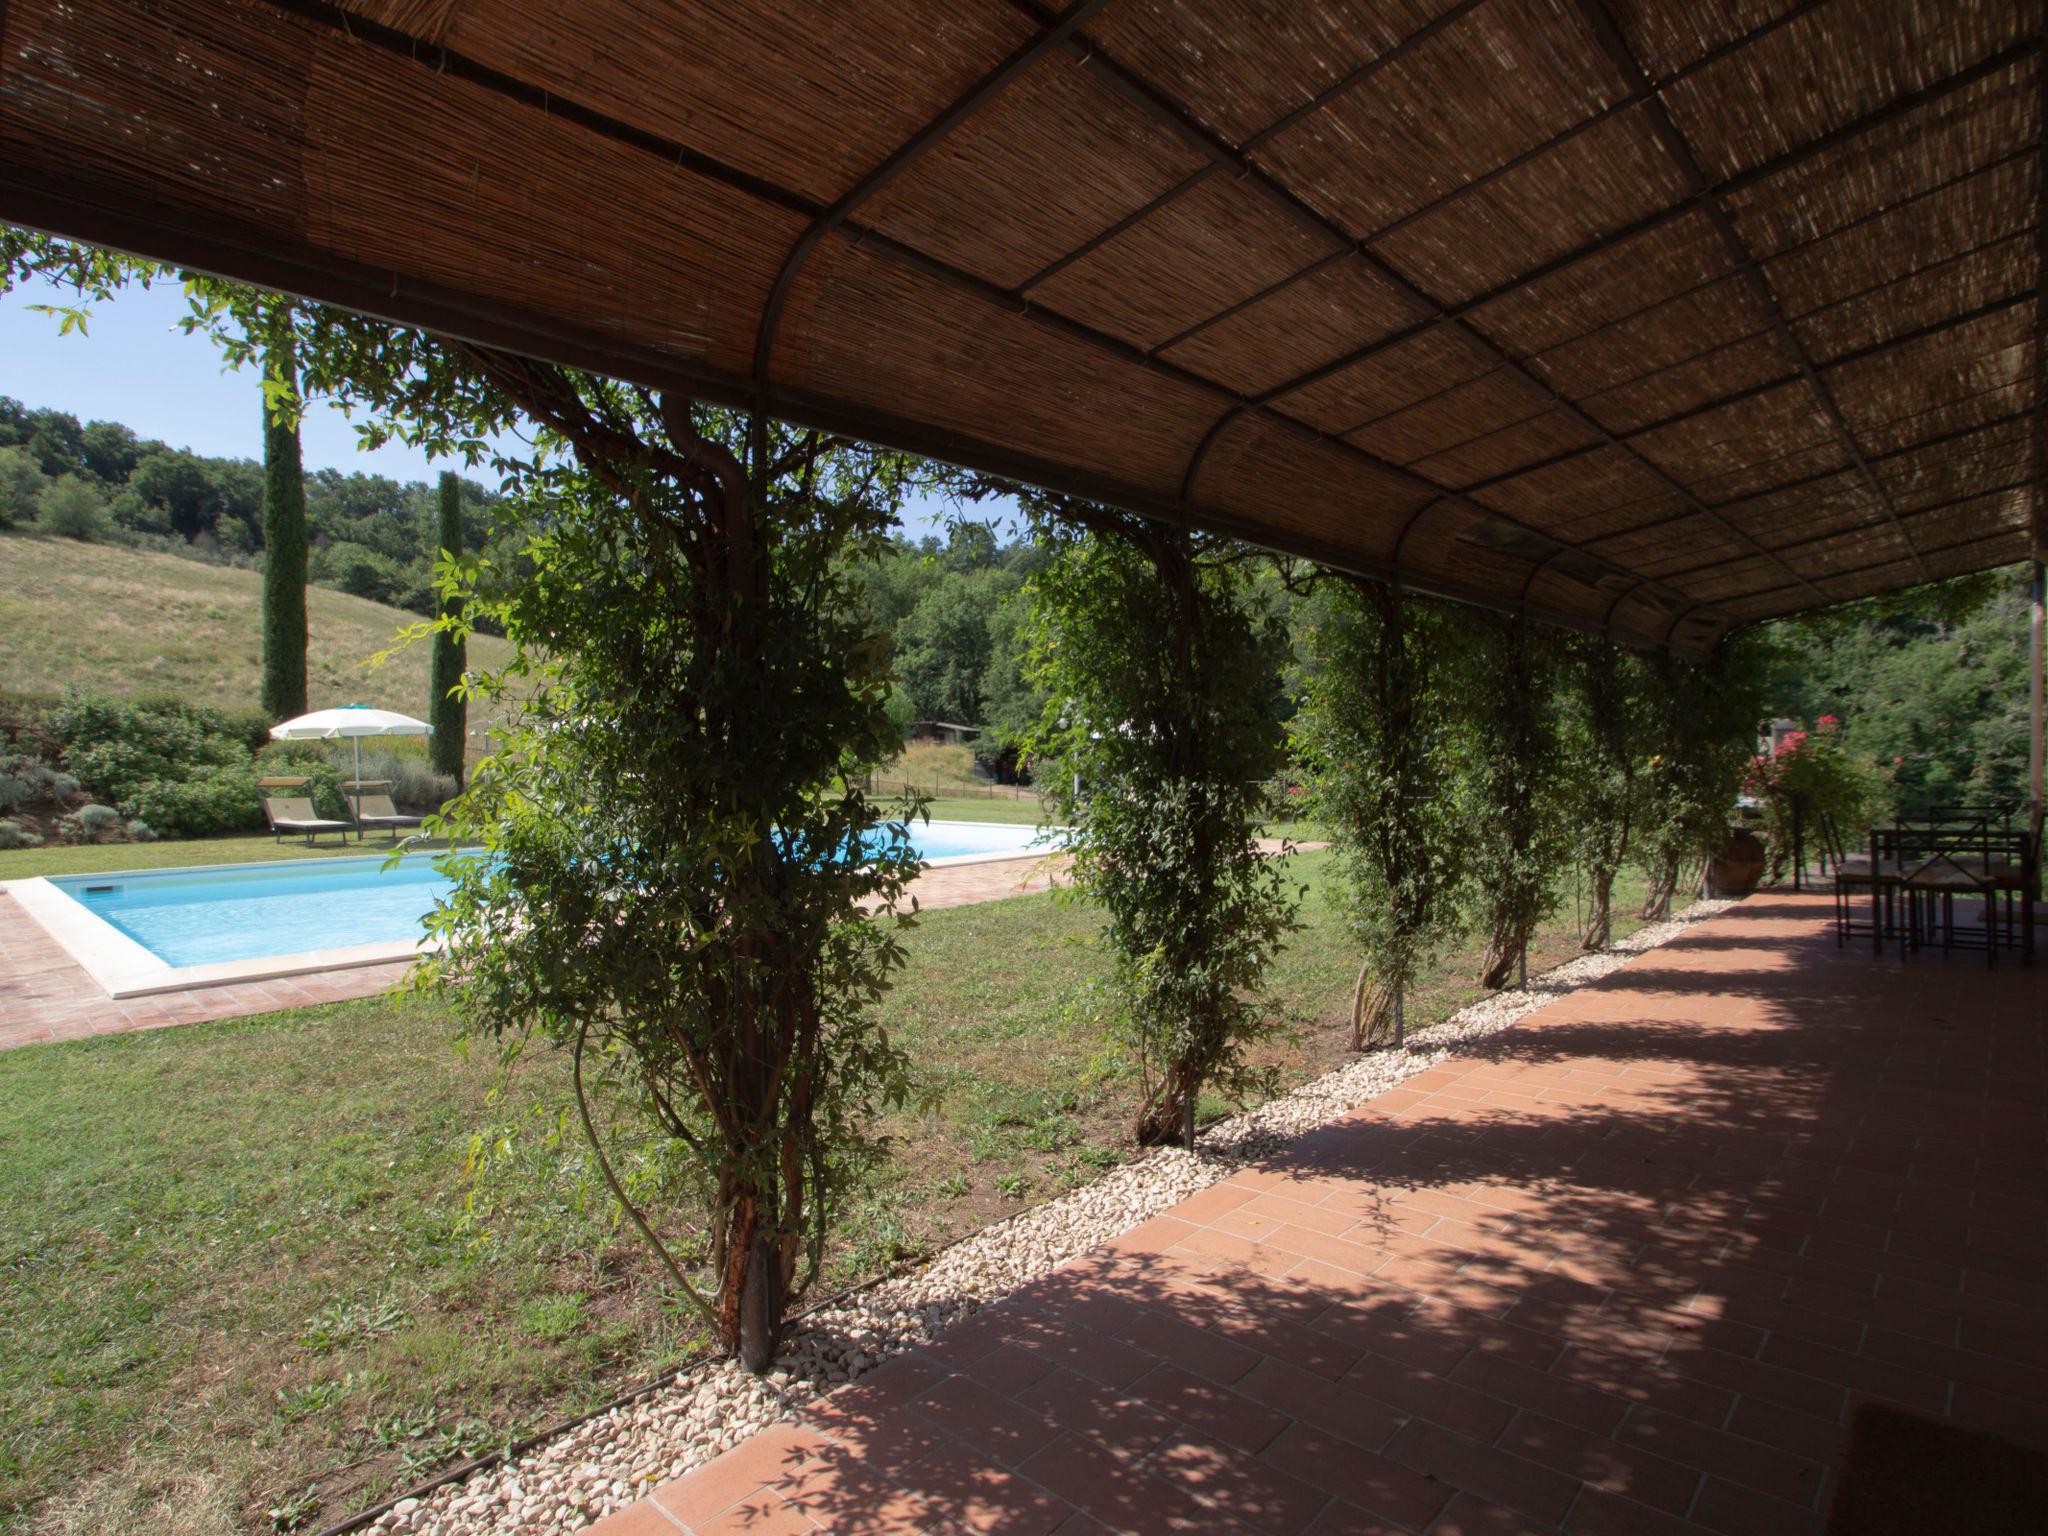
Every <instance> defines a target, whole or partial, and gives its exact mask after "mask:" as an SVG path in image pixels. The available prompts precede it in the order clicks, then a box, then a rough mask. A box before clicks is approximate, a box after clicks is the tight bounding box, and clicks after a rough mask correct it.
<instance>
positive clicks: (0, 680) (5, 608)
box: [0, 534, 511, 715]
mask: <svg viewBox="0 0 2048 1536" xmlns="http://www.w3.org/2000/svg"><path fill="white" fill-rule="evenodd" d="M262 585H263V578H262V577H261V576H260V575H259V574H258V573H257V572H255V571H243V570H235V569H233V568H231V567H228V566H219V565H208V564H205V563H204V562H201V561H198V560H185V559H180V558H179V557H178V556H176V555H165V554H157V553H155V552H152V551H147V550H137V549H126V548H123V547H121V546H119V545H113V544H79V543H75V542H73V541H72V540H69V539H55V538H44V537H41V536H39V535H31V534H4V535H0V690H5V691H6V692H9V693H15V694H28V695H55V694H61V693H62V692H63V691H64V690H65V689H66V688H71V687H83V688H93V689H97V690H99V691H100V692H103V693H110V694H114V695H117V696H118V695H129V696H132V695H136V694H144V693H174V694H177V695H179V696H180V697H182V698H188V699H192V700H195V701H197V702H199V703H204V704H218V705H223V706H227V707H242V706H247V705H251V704H254V703H255V702H256V693H257V684H258V680H259V678H260V676H261V672H262V647H263V639H262V612H261V603H262ZM306 610H307V629H308V647H309V648H308V655H307V685H308V686H307V693H308V696H309V700H310V702H311V704H312V706H313V707H314V708H316V709H322V708H325V707H327V706H329V705H332V704H375V705H377V706H379V707H381V708H384V709H396V710H401V711H403V712H404V713H406V714H409V715H425V714H426V712H427V650H428V648H427V646H426V645H425V644H418V645H412V646H408V647H406V648H405V649H404V650H402V651H400V652H399V653H398V654H397V655H395V656H393V657H392V658H391V659H390V660H389V661H387V662H386V663H385V664H384V665H383V666H381V667H372V666H370V665H369V659H370V658H371V657H372V656H374V655H376V654H377V653H378V652H379V651H383V650H386V649H388V648H389V647H390V645H391V644H392V641H393V639H394V637H395V636H396V635H397V634H398V632H399V630H400V629H401V628H403V627H404V626H405V625H407V624H410V623H413V622H414V616H413V615H412V614H409V613H406V612H403V611H402V610H400V609H397V608H387V607H385V606H384V605H383V604H382V603H373V602H370V601H368V600H367V599H364V598H360V597H350V596H349V595H348V594H347V593H344V592H335V591H330V590H329V589H328V588H325V587H309V588H308V589H307V591H306ZM510 654H511V648H510V646H509V645H507V643H506V642H505V641H503V640H496V639H492V638H489V637H480V638H478V639H477V640H475V641H473V642H472V645H471V652H470V655H471V664H472V665H475V666H479V667H492V666H496V665H499V664H500V663H502V662H503V661H504V659H505V658H506V657H508V656H509V655H510Z"/></svg>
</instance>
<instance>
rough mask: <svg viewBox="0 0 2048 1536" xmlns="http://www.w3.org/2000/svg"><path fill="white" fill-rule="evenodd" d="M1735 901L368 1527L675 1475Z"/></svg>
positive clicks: (555, 1525)
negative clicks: (754, 1366) (770, 1352)
mask: <svg viewBox="0 0 2048 1536" xmlns="http://www.w3.org/2000/svg"><path fill="white" fill-rule="evenodd" d="M1733 905H1734V903H1733V902H1730V901H1701V902H1696V903H1695V904H1694V905H1693V906H1692V907H1691V908H1689V909H1688V910H1687V911H1686V912H1684V913H1683V914H1682V915H1680V916H1679V917H1676V918H1674V919H1672V920H1670V921H1668V922H1661V923H1653V924H1650V925H1647V926H1645V927H1643V928H1640V929H1638V930H1637V931H1636V932H1635V933H1633V934H1631V935H1630V936H1629V937H1628V938H1626V939H1623V940H1621V941H1620V942H1619V943H1617V944H1615V945H1614V946H1613V947H1612V948H1610V949H1607V950H1605V951H1602V952H1601V953H1598V954H1591V955H1582V956H1580V957H1579V958H1577V959H1575V960H1570V961H1567V962H1566V963H1564V964H1563V965H1560V966H1557V967H1556V968H1554V969H1552V970H1549V971H1546V972H1544V973H1543V974H1542V975H1540V976H1535V977H1532V978H1530V981H1529V986H1528V989H1527V990H1526V991H1512V992H1501V993H1498V994H1496V995H1495V996H1493V997H1490V998H1487V999H1486V1000H1485V1001H1484V1002H1480V1003H1475V1004H1474V1005H1473V1006H1472V1007H1470V1008H1467V1009H1465V1010H1464V1011H1463V1012H1461V1013H1458V1014H1455V1015H1453V1016H1452V1017H1451V1018H1449V1019H1446V1020H1444V1021H1443V1022H1442V1023H1440V1024H1434V1025H1431V1026H1429V1027H1427V1028H1424V1029H1418V1030H1415V1031H1413V1032H1412V1033H1411V1034H1410V1035H1409V1036H1408V1042H1407V1044H1406V1046H1405V1047H1403V1048H1402V1049H1400V1050H1378V1051H1373V1052H1371V1053H1369V1054H1367V1055H1363V1056H1360V1057H1359V1058H1358V1059H1356V1060H1355V1061H1352V1062H1349V1063H1347V1064H1346V1065H1344V1066H1341V1067H1338V1068H1337V1069H1336V1070H1334V1071H1332V1072H1328V1073H1325V1074H1324V1075H1323V1076H1322V1077H1319V1078H1317V1079H1316V1080H1315V1081H1314V1082H1312V1083H1307V1084H1304V1085H1303V1086H1302V1087H1300V1088H1297V1089H1295V1090H1294V1091H1293V1092H1292V1093H1289V1094H1286V1095H1284V1096H1282V1097H1280V1098H1277V1099H1274V1100H1273V1101H1271V1102H1270V1103H1267V1104H1263V1105H1261V1106H1260V1107H1259V1108H1257V1109H1254V1110H1251V1111H1249V1112H1247V1113H1245V1114H1242V1115H1238V1116H1235V1117H1233V1118H1231V1119H1229V1120H1224V1121H1221V1122H1219V1123H1217V1124H1216V1125H1213V1126H1211V1127H1210V1128H1209V1129H1208V1130H1207V1131H1206V1132H1205V1133H1204V1134H1203V1135H1202V1137H1201V1144H1200V1149H1199V1150H1198V1151H1196V1152H1193V1153H1189V1152H1185V1151H1182V1150H1180V1149H1178V1148H1161V1149H1158V1150H1156V1151H1153V1152H1151V1153H1149V1154H1148V1155H1146V1156H1144V1157H1141V1158H1139V1159H1138V1160H1137V1161H1135V1162H1132V1163H1128V1164H1126V1165H1125V1166H1123V1167H1122V1168H1119V1169H1117V1170H1116V1171H1115V1172H1113V1173H1110V1174H1108V1175H1106V1176H1104V1177H1103V1178H1101V1179H1098V1180H1096V1181H1095V1182H1094V1183H1092V1184H1089V1185H1087V1186H1086V1187H1084V1188H1082V1189H1077V1190H1075V1191H1074V1192H1073V1193H1072V1194H1069V1195H1065V1196H1062V1197H1061V1198H1060V1199H1058V1200H1053V1201H1049V1202H1047V1203H1046V1204H1044V1205H1041V1206H1037V1207H1034V1208H1033V1209H1031V1210H1028V1211H1023V1212H1020V1213H1019V1214H1018V1215H1016V1216H1012V1217H1010V1218H1009V1219H1008V1220H1005V1221H1000V1222H997V1223H996V1224H995V1225H994V1226H990V1227H985V1228H983V1229H982V1230H981V1231H979V1232H976V1233H975V1234H974V1235H973V1236H971V1237H968V1238H965V1239H963V1240H962V1241H960V1242H958V1243H955V1244H954V1245H953V1246H952V1247H950V1248H948V1249H946V1250H944V1251H943V1252H941V1253H940V1254H939V1255H938V1256H937V1257H936V1258H934V1259H933V1260H932V1261H931V1263H929V1264H928V1265H926V1266H925V1267H923V1268H922V1269H919V1270H917V1271H916V1272H915V1273H912V1274H908V1275H902V1276H899V1277H897V1278H895V1279H891V1280H886V1281H883V1282H882V1283H880V1284H878V1285H875V1286H872V1287H870V1288H868V1289H867V1290H865V1291H862V1292H861V1293H859V1294H858V1295H856V1296H853V1297H851V1298H849V1299H848V1300H846V1301H845V1302H843V1303H841V1304H839V1305H837V1306H834V1307H831V1308H829V1309H826V1310H821V1311H818V1312H814V1313H812V1314H811V1315H810V1316H808V1317H806V1318H804V1319H803V1320H802V1322H801V1323H800V1325H799V1327H798V1330H797V1332H796V1334H795V1336H794V1337H793V1338H792V1339H791V1341H790V1342H789V1344H788V1345H787V1346H786V1347H785V1352H784V1354H783V1356H782V1357H781V1360H780V1362H779V1364H778V1367H777V1369H776V1370H775V1371H774V1372H773V1373H772V1374H771V1375H770V1377H769V1378H768V1380H767V1381H766V1382H763V1381H759V1380H756V1379H755V1378H753V1377H752V1376H749V1375H748V1374H747V1373H746V1372H745V1371H743V1370H741V1369H740V1368H739V1367H738V1366H737V1365H735V1364H734V1363H732V1362H731V1361H728V1360H721V1361H718V1362H716V1363H714V1364H711V1365H709V1366H706V1367H704V1368H702V1369H699V1370H694V1371H687V1372H684V1373H682V1374H680V1375H678V1376H677V1377H676V1378H675V1380H674V1381H673V1382H672V1383H671V1384H670V1385H668V1386H667V1387H664V1388H662V1389H660V1390H659V1391H656V1392H653V1393H650V1394H649V1395H648V1396H646V1397H643V1398H640V1399H639V1400H637V1401H636V1402H633V1403H631V1404H628V1405H626V1406H625V1407H621V1408H615V1409H613V1410H612V1411H611V1412H609V1413H607V1414H605V1415H603V1416H601V1417H599V1418H596V1419H592V1420H590V1421H589V1422H588V1423H585V1424H581V1425H578V1426H577V1427H576V1428H575V1429H573V1430H570V1431H568V1432H567V1433H565V1434H563V1435H561V1436H559V1437H557V1438H556V1439H554V1440H551V1441H549V1442H547V1443H546V1444H544V1445H541V1446H537V1447H535V1448H534V1449H532V1450H530V1451H528V1452H527V1453H526V1454H525V1455H523V1456H521V1457H519V1458H518V1460H517V1461H516V1462H513V1463H510V1464H506V1465H501V1466H498V1467H493V1468H490V1469H488V1470H485V1471H482V1472H478V1473H476V1474H475V1475H473V1476H471V1477H469V1478H468V1479H466V1480H464V1481H462V1482H460V1483H452V1484H450V1485H448V1486H446V1487H443V1488H439V1489H436V1490H435V1491H434V1492H433V1493H431V1494H429V1495H428V1496H427V1497H425V1498H422V1499H406V1500H403V1501H401V1502H400V1503H399V1504H398V1505H396V1506H395V1507H394V1508H393V1509H392V1510H390V1511H389V1512H388V1513H386V1514H385V1515H383V1516H382V1517H381V1518H379V1519H378V1520H377V1521H376V1523H375V1524H374V1525H372V1526H371V1527H370V1529H371V1530H373V1531H377V1532H388V1533H394V1536H395V1533H399V1532H404V1533H408V1536H541V1533H547V1536H557V1533H561V1532H565V1531H574V1530H578V1529H580V1528H581V1527H582V1526H584V1525H585V1524H588V1523H589V1522H592V1521H595V1520H597V1519H600V1518H602V1517H603V1516H605V1515H608V1514H610V1513H611V1512H612V1511H614V1510H617V1509H620V1508H623V1507H624V1506H625V1505H627V1504H630V1503H632V1502H633V1501H634V1500H635V1499H638V1498H640V1497H641V1496H642V1495H644V1494H645V1493H646V1492H647V1491H648V1490H649V1489H650V1488H652V1487H653V1486H655V1485H656V1484H657V1483H661V1482H665V1481H667V1480H668V1479H670V1478H675V1477H680V1476H681V1475H682V1474H683V1473H685V1472H687V1471H689V1470H690V1469H691V1468H693V1467H698V1466H702V1465H703V1464H704V1463H705V1462H707V1461H710V1460H711V1459H712V1458H713V1457H715V1456H717V1455H719V1454H720V1453H721V1452H723V1451H726V1450H729V1449H730V1448H731V1447H732V1446H734V1445H736V1444H738V1443H739V1442H740V1441H741V1440H744V1439H746V1438H747V1437H748V1436H749V1435H752V1434H754V1433H755V1432H756V1431H758V1430H760V1429H763V1428H766V1427H767V1426H768V1425H770V1424H772V1423H775V1422H776V1421H778V1420H780V1419H784V1418H787V1417H789V1416H790V1415H791V1413H792V1411H793V1410H794V1409H795V1408H797V1407H798V1406H800V1405H801V1404H803V1403H804V1402H807V1401H809V1400H810V1399H812V1398H815V1397H817V1396H819V1395H820V1394H822V1393H825V1392H829V1391H831V1390H832V1389H833V1388H834V1387H837V1386H839V1385H841V1384H842V1383H845V1382H848V1381H852V1380H854V1379H856V1378H858V1377H860V1376H863V1375H865V1374H866V1373H867V1372H869V1371H871V1370H873V1369H874V1368H875V1367H876V1366H878V1365H880V1364H881V1363H882V1362H883V1361H884V1360H887V1359H889V1358H890V1357H891V1356H892V1355H897V1354H900V1353H902V1352H903V1351H905V1350H908V1349H913V1348H916V1347H918V1346H919V1345H923V1344H929V1343H931V1342H932V1341H933V1340H935V1339H937V1338H938V1337H939V1336H940V1335H941V1334H943V1333H944V1332H945V1331H946V1329H947V1328H948V1327H950V1326H951V1325H952V1324H954V1323H956V1322H958V1321H959V1320H960V1319H961V1318H963V1317H966V1316H968V1315H970V1314H971V1313H973V1312H975V1311H976V1310H978V1309H979V1308H981V1307H983V1306H986V1305H987V1304H988V1303H989V1302H991V1301H995V1300H998V1299H999V1298H1001V1297H1004V1296H1007V1295H1009V1294H1010V1293H1011V1292H1012V1291H1015V1290H1016V1289H1018V1288H1019V1287H1020V1286H1022V1285H1024V1284H1026V1283H1027V1282H1029V1281H1032V1280H1035V1279H1037V1278H1038V1277H1039V1276H1041V1275H1044V1274H1047V1273H1049V1272H1050V1271H1052V1270H1054V1269H1057V1268H1058V1267H1059V1266H1060V1265H1062V1264H1064V1263H1066V1262H1067V1261H1068V1260H1070V1259H1073V1258H1077V1257H1078V1256H1080V1255H1081V1254H1084V1253H1086V1252H1088V1251H1089V1250H1090V1249H1092V1248H1095V1247H1097V1246H1098V1245H1100V1244H1101V1243H1104V1242H1106V1241H1108V1240H1109V1239H1110V1238H1112V1237H1115V1236H1116V1235H1117V1234H1118V1233H1120V1232H1125V1231H1128V1230H1129V1229H1130V1228H1132V1227H1134V1226H1136V1225H1138V1223H1140V1222H1142V1221H1145V1220H1146V1219H1148V1218H1149V1217H1152V1216H1154V1215H1156V1214H1158V1213H1159V1212H1160V1211H1163V1210H1166V1209H1167V1208H1168V1207H1170V1206H1173V1205H1177V1204H1178V1203H1179V1202H1180V1201H1182V1200H1184V1199H1186V1198H1187V1197H1188V1196H1189V1195H1192V1194H1194V1193H1195V1192H1196V1191H1197V1190H1200V1189H1203V1188H1206V1187H1207V1186H1208V1185H1210V1184H1213V1183H1216V1182H1217V1181H1218V1180H1221V1179H1224V1178H1227V1177H1229V1175H1230V1174H1231V1172H1232V1171H1233V1170H1235V1169H1236V1168H1238V1167H1241V1166H1242V1165H1243V1164H1245V1163H1246V1162H1248V1161H1251V1160H1254V1159H1256V1158H1258V1157H1261V1156H1264V1155H1267V1154H1269V1153H1271V1152H1273V1151H1274V1150H1276V1149H1278V1148H1279V1147H1280V1146H1282V1145H1284V1143H1285V1142H1286V1141H1287V1140H1288V1139H1289V1138H1290V1137H1293V1136H1296V1135H1298V1134H1300V1133H1301V1132H1303V1131H1307V1130H1311V1129H1313V1128H1314V1127H1316V1126H1318V1125H1321V1124H1323V1123H1324V1122H1325V1121H1327V1120H1330V1119H1331V1118H1333V1117H1335V1116H1337V1115H1340V1114H1343V1113H1345V1112H1347V1111H1349V1110H1351V1109H1352V1108H1354V1107H1356V1106H1357V1105H1359V1104H1361V1103H1364V1102H1365V1101H1366V1100H1368V1099H1371V1098H1373V1097H1375V1096H1377V1095H1379V1094H1381V1093H1384V1092H1385V1091H1386V1090H1387V1089H1389V1088H1391V1087H1393V1086H1394V1085H1395V1084H1396V1083H1399V1082H1401V1081H1402V1080H1403V1079H1404V1078H1408V1077H1412V1076H1414V1075H1415V1074H1416V1073H1418V1072H1421V1071H1424V1070H1426V1069H1428V1068H1430V1067H1433V1066H1435V1065H1436V1064H1437V1063H1438V1062H1441V1061H1443V1060H1444V1059H1445V1058H1446V1057H1448V1056H1450V1055H1452V1054H1453V1053H1454V1052H1455V1051H1456V1050H1457V1049H1458V1047H1459V1046H1460V1045H1462V1044H1464V1043H1466V1042H1469V1041H1472V1040H1477V1039H1482V1038H1484V1037H1486V1036H1489V1035H1494V1034H1498V1033H1499V1032H1500V1031H1502V1030H1504V1029H1506V1028H1508V1027H1509V1026H1510V1025H1512V1024H1513V1023H1514V1022H1515V1021H1516V1020H1517V1019H1520V1018H1522V1017H1524V1016H1525V1015H1527V1014H1530V1013H1533V1012H1534V1011H1535V1010H1536V1009H1538V1008H1541V1007H1543V1006H1544V1005H1546V1004H1548V1003H1551V1002H1555V1001H1556V1000H1557V999H1558V998H1560V997H1562V996H1564V995H1565V994H1566V993H1568V992H1572V991H1574V990H1576V989H1577V988H1579V987H1582V986H1584V985H1586V984H1587V983H1588V982H1590V981H1594V980H1597V979H1598V978H1600V977H1602V976H1606V975H1608V974H1610V973H1611V972H1613V971H1617V970H1619V969H1620V968H1621V967H1622V966H1624V965H1626V964H1627V963H1628V962H1629V961H1630V960H1631V959H1633V958H1634V957H1635V956H1636V955H1639V954H1641V953H1642V952H1643V951H1644V950H1646V949H1654V948H1655V947H1656V946H1658V945H1660V944H1663V943H1666V942H1668V941H1669V940H1670V939H1672V938H1674V937H1676V936H1677V935H1678V934H1679V933H1681V932H1683V931H1684V930H1685V929H1686V928H1688V927H1690V926H1691V925H1692V924H1694V923H1697V922H1700V921H1702V920H1704V919H1706V918H1709V917H1715V916H1718V915H1719V914H1720V913H1722V912H1724V911H1726V910H1727V909H1728V908H1729V907H1731V906H1733Z"/></svg>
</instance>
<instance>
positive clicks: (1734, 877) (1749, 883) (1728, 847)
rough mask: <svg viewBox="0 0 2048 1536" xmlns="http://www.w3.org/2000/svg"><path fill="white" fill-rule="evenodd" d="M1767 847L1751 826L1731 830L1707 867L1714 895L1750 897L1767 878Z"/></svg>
mask: <svg viewBox="0 0 2048 1536" xmlns="http://www.w3.org/2000/svg"><path fill="white" fill-rule="evenodd" d="M1763 873H1764V845H1763V839H1761V838H1760V837H1758V836H1757V835H1756V834H1755V833H1754V832H1752V831H1750V830H1749V828H1747V827H1730V828H1729V829H1728V839H1727V841H1726V842H1724V843H1722V844H1721V848H1720V851H1719V852H1717V853H1716V854H1715V855H1714V860H1713V863H1711V864H1710V865H1708V867H1707V893H1708V894H1709V895H1711V896H1747V895H1748V894H1749V893H1750V892H1751V891H1753V890H1755V889H1756V883H1757V881H1758V880H1760V879H1762V878H1763Z"/></svg>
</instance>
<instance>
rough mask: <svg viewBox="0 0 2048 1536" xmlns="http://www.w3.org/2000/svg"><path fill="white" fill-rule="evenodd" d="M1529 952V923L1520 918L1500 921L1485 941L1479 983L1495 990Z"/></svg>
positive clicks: (1491, 990) (1503, 984)
mask: <svg viewBox="0 0 2048 1536" xmlns="http://www.w3.org/2000/svg"><path fill="white" fill-rule="evenodd" d="M1528 952H1529V924H1528V923H1526V922H1522V921H1520V920H1511V921H1508V922H1504V923H1502V924H1501V925H1500V926H1499V927H1497V928H1495V929H1494V930H1493V933H1492V935H1491V937H1489V938H1488V939H1487V941H1486V954H1485V956H1484V958H1482V959H1481V960H1480V962H1479V985H1480V986H1482V987H1485V988H1486V989H1487V990H1488V991H1490V992H1497V991H1499V990H1500V989H1501V988H1502V987H1504V986H1506V985H1507V984H1508V977H1509V976H1511V975H1513V974H1514V973H1515V971H1516V968H1517V967H1518V966H1520V965H1521V963H1522V959H1523V957H1524V956H1525V955H1527V954H1528Z"/></svg>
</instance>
